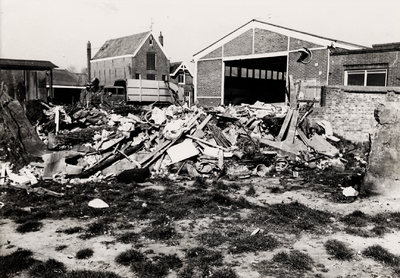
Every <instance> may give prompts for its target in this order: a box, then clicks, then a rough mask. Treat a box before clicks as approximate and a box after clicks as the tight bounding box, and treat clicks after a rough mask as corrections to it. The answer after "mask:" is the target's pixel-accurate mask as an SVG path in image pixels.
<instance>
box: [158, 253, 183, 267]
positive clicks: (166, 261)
mask: <svg viewBox="0 0 400 278" xmlns="http://www.w3.org/2000/svg"><path fill="white" fill-rule="evenodd" d="M153 260H154V261H156V262H157V263H158V264H160V265H166V267H167V268H169V269H179V268H181V267H182V266H183V263H182V260H181V259H180V258H179V257H178V255H177V254H173V255H170V254H168V255H164V254H159V255H157V256H155V257H154V258H153Z"/></svg>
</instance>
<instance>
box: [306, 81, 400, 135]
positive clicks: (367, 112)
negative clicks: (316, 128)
mask: <svg viewBox="0 0 400 278" xmlns="http://www.w3.org/2000/svg"><path fill="white" fill-rule="evenodd" d="M322 94H323V106H322V107H315V108H313V112H312V113H311V114H310V116H309V118H311V119H316V120H327V121H329V122H330V123H331V125H332V128H333V132H334V133H336V134H338V135H340V136H343V137H344V138H346V139H348V140H352V141H354V142H366V141H368V140H369V134H372V133H373V132H374V128H375V126H376V124H377V123H376V121H375V118H374V110H375V108H376V107H377V106H378V104H380V103H387V102H400V87H353V86H337V87H334V86H325V87H323V88H322Z"/></svg>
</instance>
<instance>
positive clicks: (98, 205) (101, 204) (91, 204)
mask: <svg viewBox="0 0 400 278" xmlns="http://www.w3.org/2000/svg"><path fill="white" fill-rule="evenodd" d="M88 205H89V207H92V208H108V207H109V205H108V204H107V203H106V202H104V201H103V200H101V199H93V200H91V201H90V202H89V204H88Z"/></svg>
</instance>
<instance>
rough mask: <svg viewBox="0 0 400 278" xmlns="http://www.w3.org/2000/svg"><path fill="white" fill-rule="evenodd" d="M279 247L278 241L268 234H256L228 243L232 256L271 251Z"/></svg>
mask: <svg viewBox="0 0 400 278" xmlns="http://www.w3.org/2000/svg"><path fill="white" fill-rule="evenodd" d="M278 246H279V241H278V240H277V239H276V238H275V237H273V236H271V235H268V234H264V233H258V234H256V235H254V236H249V235H246V236H242V237H235V238H234V239H233V240H231V242H230V247H229V251H230V252H231V253H234V254H239V253H245V252H257V251H271V250H274V249H275V248H277V247H278Z"/></svg>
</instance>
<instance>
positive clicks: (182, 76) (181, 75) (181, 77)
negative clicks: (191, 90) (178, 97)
mask: <svg viewBox="0 0 400 278" xmlns="http://www.w3.org/2000/svg"><path fill="white" fill-rule="evenodd" d="M178 83H179V84H185V74H184V73H179V75H178Z"/></svg>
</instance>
